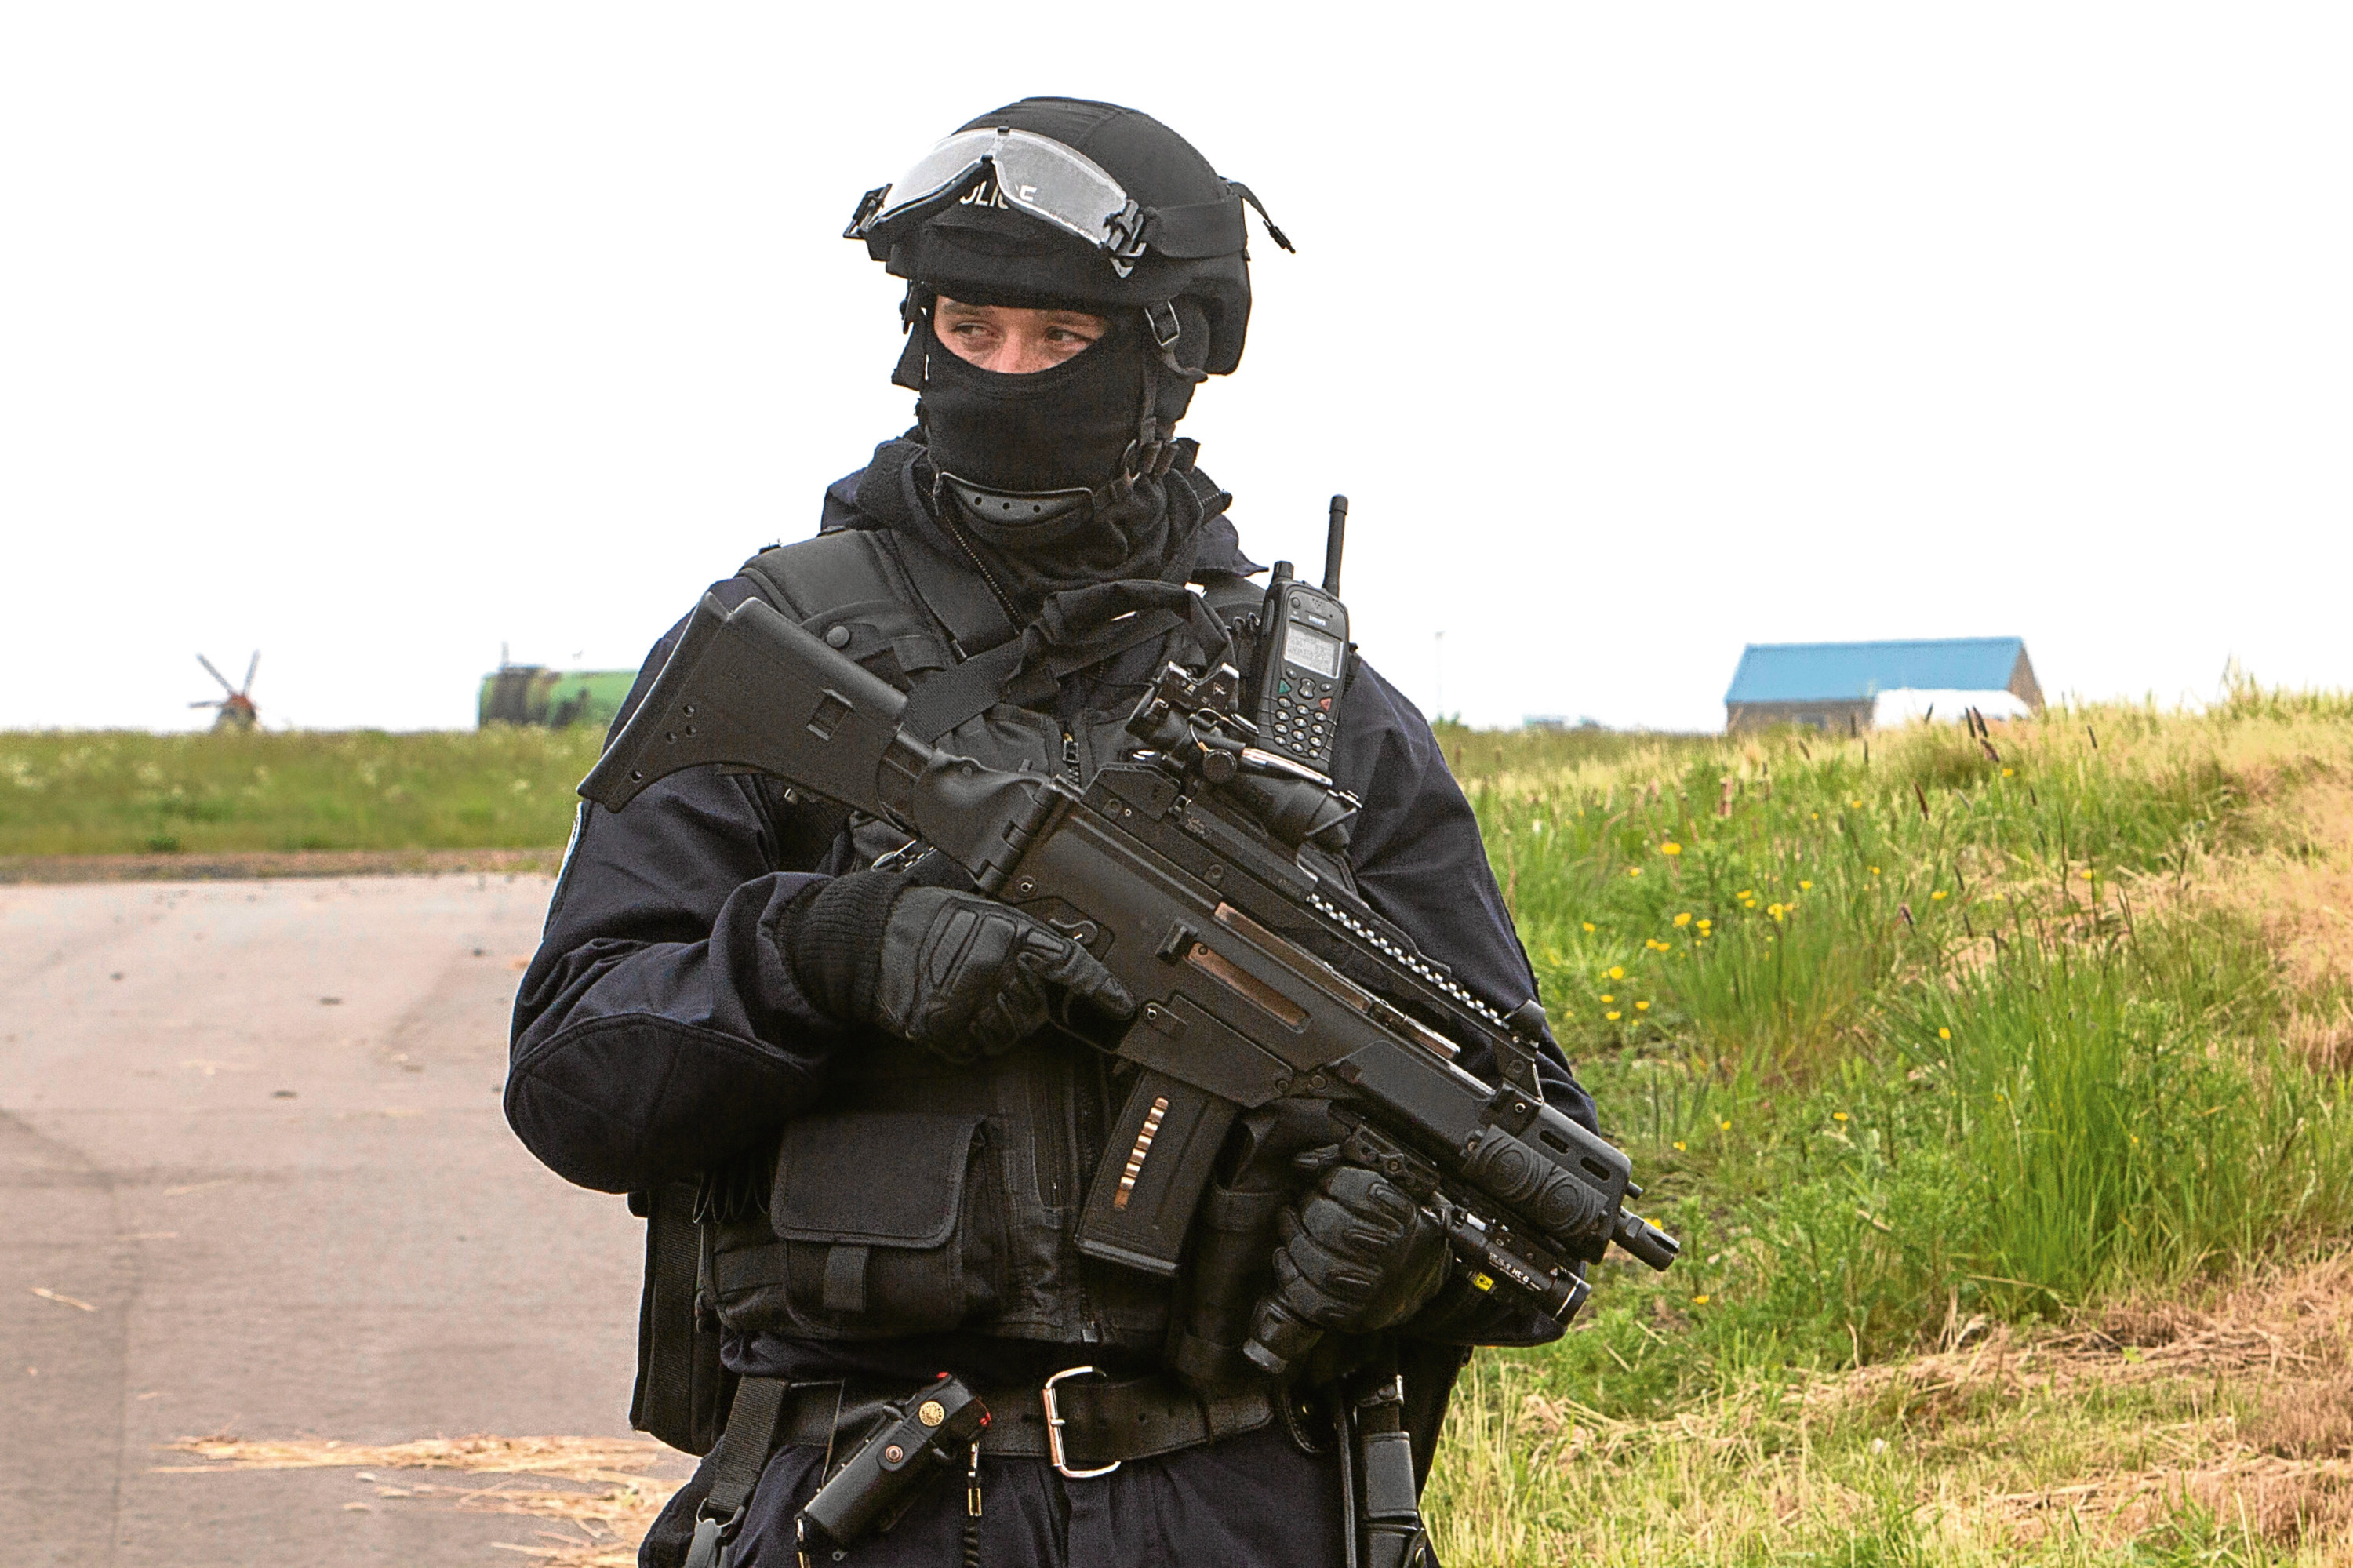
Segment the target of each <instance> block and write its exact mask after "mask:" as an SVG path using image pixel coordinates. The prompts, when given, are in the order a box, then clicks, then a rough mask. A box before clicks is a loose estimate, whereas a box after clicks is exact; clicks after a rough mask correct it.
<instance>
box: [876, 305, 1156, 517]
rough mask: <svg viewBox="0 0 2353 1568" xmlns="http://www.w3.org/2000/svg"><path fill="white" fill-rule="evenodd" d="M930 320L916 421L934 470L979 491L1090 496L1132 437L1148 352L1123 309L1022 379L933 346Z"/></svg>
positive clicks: (923, 328)
mask: <svg viewBox="0 0 2353 1568" xmlns="http://www.w3.org/2000/svg"><path fill="white" fill-rule="evenodd" d="M930 315H931V313H929V312H926V313H924V316H923V318H922V319H919V320H918V321H917V322H916V323H914V327H913V330H914V331H916V332H920V333H923V334H925V336H926V338H927V339H929V341H927V342H926V343H925V344H924V345H923V346H924V365H923V396H922V397H921V399H920V400H919V401H918V402H917V404H916V405H915V422H916V423H917V424H918V425H920V426H921V427H922V428H923V438H924V440H925V443H926V444H927V445H928V446H929V447H930V448H931V451H932V462H933V464H934V467H936V468H937V469H939V471H941V472H943V473H947V474H952V475H954V476H955V478H957V479H961V480H964V481H965V482H968V483H972V484H976V485H978V486H980V487H981V488H983V489H986V490H995V491H1011V492H1017V493H1020V492H1029V493H1034V492H1038V491H1048V490H1095V489H1097V488H1099V487H1101V486H1103V485H1105V484H1108V483H1109V482H1111V481H1112V480H1113V478H1114V477H1115V476H1116V475H1118V473H1119V472H1120V465H1121V460H1122V459H1123V458H1124V456H1125V455H1126V453H1127V451H1128V449H1129V447H1130V445H1131V444H1132V443H1134V440H1135V439H1136V430H1137V423H1138V420H1139V418H1140V417H1141V414H1142V411H1143V404H1144V397H1145V387H1146V385H1147V383H1148V377H1149V373H1150V368H1151V366H1150V362H1149V360H1148V359H1147V358H1146V355H1147V354H1148V353H1150V352H1151V351H1150V350H1149V348H1148V347H1147V345H1146V344H1145V343H1144V334H1143V330H1142V328H1141V326H1140V324H1139V323H1135V322H1134V321H1133V320H1128V319H1124V318H1125V317H1126V316H1127V315H1128V313H1125V312H1122V313H1120V316H1119V317H1117V318H1114V319H1113V322H1112V324H1111V327H1110V330H1108V331H1106V332H1105V333H1104V334H1103V336H1102V337H1101V338H1099V339H1098V340H1096V341H1095V342H1094V343H1093V344H1090V345H1089V346H1088V347H1087V348H1085V349H1083V350H1082V351H1081V352H1080V353H1078V354H1075V355H1071V357H1070V358H1068V359H1066V360H1064V361H1063V362H1062V363H1061V364H1060V365H1057V366H1052V367H1050V368H1049V369H1045V370H1036V371H1031V372H1029V374H1028V375H1024V376H1012V375H1008V374H1006V373H1004V372H1002V371H996V370H983V369H981V368H980V367H979V366H976V365H972V364H968V363H966V362H965V360H964V359H962V358H961V357H959V356H958V355H956V353H955V350H953V349H951V348H949V347H948V346H947V345H946V344H944V343H941V342H939V341H938V340H937V338H936V336H934V327H933V324H932V321H931V320H930Z"/></svg>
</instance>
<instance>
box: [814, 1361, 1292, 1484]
mask: <svg viewBox="0 0 2353 1568" xmlns="http://www.w3.org/2000/svg"><path fill="white" fill-rule="evenodd" d="M909 1392H910V1391H909V1389H908V1388H907V1386H906V1385H905V1384H904V1383H880V1382H876V1381H874V1380H871V1379H867V1378H851V1379H849V1380H848V1381H847V1382H837V1383H795V1384H793V1385H792V1386H791V1387H790V1388H789V1389H787V1390H786V1394H785V1402H784V1410H783V1412H782V1415H781V1419H780V1420H779V1421H778V1422H777V1425H776V1441H777V1443H778V1444H779V1445H783V1444H787V1443H789V1444H795V1445H797V1446H803V1447H810V1448H822V1447H825V1446H828V1444H833V1445H836V1446H839V1444H841V1443H854V1442H855V1441H857V1439H858V1438H859V1436H860V1435H862V1434H863V1433H864V1432H865V1431H866V1430H867V1429H868V1428H869V1427H871V1425H874V1423H875V1422H876V1421H877V1420H878V1419H880V1418H881V1415H882V1414H883V1409H882V1406H883V1404H884V1402H885V1401H898V1400H903V1399H905V1398H906V1397H907V1395H908V1393H909ZM976 1392H977V1393H979V1395H980V1399H981V1402H982V1403H983V1404H987V1406H988V1415H989V1420H988V1425H987V1426H984V1427H982V1428H981V1432H980V1451H981V1452H982V1453H984V1454H989V1455H996V1456H999V1457H1005V1458H1012V1459H1050V1460H1052V1461H1053V1462H1054V1464H1055V1467H1057V1468H1058V1469H1060V1470H1061V1472H1062V1473H1063V1474H1064V1475H1067V1476H1072V1477H1077V1478H1083V1477H1084V1475H1085V1474H1086V1473H1088V1472H1095V1473H1104V1472H1108V1471H1110V1470H1112V1469H1115V1468H1117V1467H1119V1466H1121V1465H1123V1464H1125V1463H1126V1462H1127V1461H1128V1460H1130V1459H1148V1458H1150V1457H1153V1456H1155V1455H1156V1454H1173V1453H1176V1451H1178V1450H1179V1449H1183V1448H1192V1447H1198V1446H1200V1445H1201V1444H1203V1443H1210V1442H1215V1441H1217V1440H1218V1439H1219V1438H1221V1437H1233V1436H1240V1434H1242V1433H1244V1432H1255V1431H1257V1430H1258V1429H1259V1428H1260V1427H1261V1426H1264V1425H1267V1424H1268V1423H1269V1422H1271V1421H1272V1420H1273V1419H1274V1401H1273V1398H1272V1396H1271V1394H1269V1393H1265V1392H1263V1391H1261V1390H1256V1389H1251V1390H1246V1391H1242V1392H1238V1393H1224V1394H1217V1395H1204V1394H1201V1393H1196V1392H1195V1391H1194V1390H1192V1389H1191V1388H1188V1387H1187V1386H1186V1385H1185V1384H1184V1383H1179V1382H1178V1381H1177V1380H1176V1379H1175V1378H1173V1377H1170V1376H1168V1375H1166V1373H1154V1374H1152V1375H1150V1376H1147V1377H1138V1378H1125V1379H1119V1380H1113V1379H1112V1378H1110V1377H1108V1376H1106V1375H1105V1374H1103V1373H1102V1372H1096V1371H1094V1370H1093V1369H1092V1368H1089V1367H1077V1368H1072V1369H1071V1370H1070V1371H1068V1372H1057V1373H1055V1374H1054V1375H1053V1376H1052V1377H1050V1378H1049V1379H1047V1380H1045V1381H1044V1382H1043V1383H1015V1384H1009V1385H1004V1386H997V1387H991V1386H987V1385H981V1386H979V1387H978V1388H977V1389H976ZM1050 1417H1052V1418H1054V1419H1056V1420H1058V1421H1059V1422H1060V1427H1059V1432H1060V1444H1059V1446H1058V1445H1057V1443H1056V1442H1055V1436H1056V1430H1057V1429H1056V1428H1055V1427H1054V1426H1051V1425H1049V1418H1050Z"/></svg>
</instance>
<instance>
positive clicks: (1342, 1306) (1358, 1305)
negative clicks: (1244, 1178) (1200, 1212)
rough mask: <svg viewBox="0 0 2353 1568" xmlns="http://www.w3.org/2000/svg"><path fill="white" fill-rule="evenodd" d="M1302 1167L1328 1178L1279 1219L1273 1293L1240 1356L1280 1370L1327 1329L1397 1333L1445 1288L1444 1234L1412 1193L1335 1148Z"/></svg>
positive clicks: (1307, 1158)
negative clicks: (1343, 1157) (1343, 1158)
mask: <svg viewBox="0 0 2353 1568" xmlns="http://www.w3.org/2000/svg"><path fill="white" fill-rule="evenodd" d="M1299 1163H1300V1164H1302V1165H1303V1166H1308V1167H1310V1168H1321V1169H1323V1171H1324V1177H1323V1180H1322V1181H1318V1182H1317V1183H1316V1184H1315V1187H1314V1190H1313V1191H1311V1192H1309V1193H1308V1194H1307V1195H1306V1196H1305V1197H1303V1198H1302V1199H1301V1200H1300V1201H1299V1202H1297V1203H1294V1204H1293V1205H1292V1206H1291V1207H1289V1208H1287V1209H1285V1210H1283V1211H1282V1213H1280V1214H1278V1215H1276V1216H1275V1237H1276V1240H1277V1242H1278V1244H1279V1245H1277V1246H1276V1247H1275V1251H1274V1288H1273V1290H1271V1291H1270V1292H1269V1293H1268V1294H1267V1295H1266V1296H1265V1297H1264V1298H1262V1299H1261V1301H1260V1302H1259V1304H1258V1308H1257V1309H1256V1310H1255V1311H1254V1312H1252V1313H1251V1315H1250V1344H1249V1345H1248V1346H1247V1347H1245V1349H1244V1351H1243V1353H1244V1354H1245V1355H1247V1356H1249V1358H1250V1361H1253V1362H1254V1363H1256V1364H1257V1365H1258V1366H1259V1367H1260V1368H1261V1370H1263V1371H1266V1372H1275V1373H1280V1372H1282V1371H1283V1370H1285V1369H1286V1368H1287V1367H1288V1366H1289V1364H1290V1363H1291V1362H1292V1361H1294V1360H1296V1359H1297V1358H1298V1357H1300V1356H1302V1355H1303V1354H1305V1353H1306V1352H1307V1351H1308V1350H1309V1348H1311V1347H1312V1346H1313V1345H1314V1343H1315V1341H1316V1340H1318V1339H1319V1338H1321V1337H1322V1335H1323V1332H1324V1330H1327V1329H1335V1330H1340V1331H1341V1332H1343V1333H1350V1334H1368V1333H1372V1332H1375V1331H1376V1330H1381V1329H1393V1328H1395V1327H1397V1326H1398V1324H1399V1323H1402V1322H1404V1321H1405V1320H1406V1319H1409V1318H1410V1317H1412V1316H1413V1315H1414V1314H1415V1313H1416V1312H1418V1311H1419V1310H1420V1309H1421V1308H1422V1307H1423V1306H1424V1305H1425V1304H1426V1303H1427V1302H1429V1300H1430V1298H1432V1297H1434V1296H1436V1295H1437V1294H1438V1292H1439V1289H1440V1287H1442V1286H1443V1285H1445V1283H1446V1266H1447V1256H1448V1253H1447V1245H1446V1232H1445V1231H1444V1230H1443V1229H1441V1228H1440V1225H1439V1224H1438V1222H1437V1221H1436V1220H1434V1219H1432V1218H1431V1217H1430V1215H1429V1214H1427V1213H1423V1212H1422V1207H1421V1204H1420V1203H1419V1202H1416V1201H1415V1199H1414V1197H1413V1195H1412V1194H1411V1193H1409V1192H1406V1191H1405V1190H1404V1189H1403V1188H1401V1187H1399V1186H1398V1185H1397V1184H1396V1183H1394V1182H1392V1181H1389V1180H1388V1178H1387V1177H1386V1176H1383V1175H1382V1174H1380V1172H1378V1171H1368V1170H1366V1168H1365V1167H1363V1166H1361V1165H1348V1164H1343V1163H1341V1162H1339V1150H1336V1149H1328V1150H1315V1151H1314V1152H1312V1153H1309V1154H1303V1155H1302V1156H1300V1158H1299Z"/></svg>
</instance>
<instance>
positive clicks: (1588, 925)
mask: <svg viewBox="0 0 2353 1568" xmlns="http://www.w3.org/2000/svg"><path fill="white" fill-rule="evenodd" d="M1585 928H1586V929H1587V930H1588V931H1590V930H1592V929H1593V922H1592V921H1590V920H1588V921H1587V922H1586V923H1585Z"/></svg>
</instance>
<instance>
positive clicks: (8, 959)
mask: <svg viewBox="0 0 2353 1568" xmlns="http://www.w3.org/2000/svg"><path fill="white" fill-rule="evenodd" d="M548 888H549V882H548V880H547V879H546V878H544V877H541V876H529V875H522V876H501V875H497V874H491V875H487V876H475V875H462V876H439V877H423V876H417V877H382V878H354V879H353V880H350V881H347V882H298V881H281V882H268V883H203V884H178V885H155V884H152V883H150V884H113V885H81V886H65V887H6V888H0V1542H5V1549H0V1555H5V1559H6V1561H8V1562H10V1563H37V1564H48V1563H58V1564H63V1563H72V1564H76V1565H77V1568H95V1565H98V1564H117V1565H121V1568H148V1565H151V1564H153V1565H158V1568H161V1565H174V1568H200V1565H209V1564H248V1563H401V1564H414V1563H484V1562H496V1561H501V1560H503V1561H507V1562H514V1561H518V1560H519V1559H517V1558H516V1557H514V1556H513V1555H512V1554H511V1553H507V1552H500V1551H495V1550H491V1549H490V1542H493V1541H498V1540H514V1539H517V1536H516V1529H517V1526H516V1521H515V1520H512V1519H501V1518H497V1517H494V1516H492V1517H486V1516H482V1515H476V1514H463V1513H457V1512H453V1511H450V1510H446V1509H443V1510H435V1509H428V1508H423V1507H407V1506H404V1507H403V1508H400V1509H397V1510H395V1509H389V1508H383V1507H378V1508H375V1509H373V1510H369V1511H364V1512H363V1511H358V1510H347V1509H346V1508H345V1507H344V1505H345V1504H346V1503H347V1502H348V1501H350V1500H352V1499H354V1498H356V1497H363V1496H364V1495H366V1494H365V1492H364V1489H361V1488H359V1487H357V1486H356V1485H355V1484H354V1482H353V1478H352V1477H351V1475H350V1474H349V1473H348V1472H343V1471H336V1470H305V1471H290V1472H272V1473H259V1474H244V1475H182V1474H171V1473H164V1472H161V1471H159V1470H158V1469H157V1468H156V1467H158V1466H160V1465H166V1464H171V1463H174V1462H185V1460H184V1458H183V1457H181V1456H176V1455H174V1454H171V1453H169V1452H165V1451H162V1450H161V1448H160V1446H162V1445H165V1444H168V1443H170V1442H171V1441H173V1440H174V1438H177V1437H180V1436H192V1435H203V1434H210V1433H216V1432H228V1433H232V1434H234V1435H236V1436H242V1437H253V1438H259V1437H285V1436H313V1437H321V1438H324V1437H334V1438H340V1439H343V1440H345V1441H353V1442H369V1443H381V1442H397V1441H406V1440H408V1439H412V1438H417V1437H430V1436H459V1435H463V1434H469V1433H476V1432H491V1433H497V1434H501V1435H503V1436H526V1435H528V1436H537V1435H545V1434H565V1435H577V1436H617V1435H623V1434H626V1433H627V1432H628V1384H629V1376H630V1372H631V1368H632V1364H633V1361H632V1358H633V1356H634V1353H635V1342H636V1340H635V1337H636V1311H637V1289H638V1265H639V1259H640V1251H639V1249H640V1246H641V1245H642V1244H641V1240H640V1237H641V1227H640V1225H639V1224H638V1222H637V1221H634V1220H632V1219H630V1218H629V1217H628V1213H627V1211H626V1209H625V1208H624V1206H623V1204H622V1202H621V1200H620V1199H618V1198H614V1197H608V1196H605V1195H602V1194H597V1193H592V1192H582V1191H579V1190H578V1189H575V1188H573V1187H569V1186H567V1185H565V1183H564V1182H562V1181H559V1180H557V1179H556V1178H555V1177H554V1175H552V1174H550V1173H549V1172H548V1171H545V1170H544V1169H543V1168H542V1167H541V1166H540V1165H539V1164H538V1163H537V1162H535V1161H534V1160H532V1158H531V1157H530V1156H529V1155H528V1154H526V1153H525V1152H524V1151H523V1150H522V1148H521V1146H519V1145H518V1144H517V1143H516V1142H515V1141H514V1139H513V1136H512V1134H511V1133H510V1132H509V1131H508V1130H507V1128H506V1124H505V1121H504V1120H503V1118H501V1115H500V1111H499V1090H500V1084H501V1079H502V1078H503V1077H504V1075H505V1069H506V1018H507V1008H508V1004H509V1001H510V999H511V998H512V994H513V991H514V986H515V982H516V980H517V979H518V978H519V977H518V964H519V960H520V959H522V957H523V956H525V955H527V954H528V953H529V952H530V951H531V950H532V948H533V946H534V944H535V943H536V941H537V938H538V930H539V925H540V920H541V916H542V915H543V911H544V908H545V906H546V901H547V895H548ZM42 1291H46V1292H49V1293H51V1294H49V1295H47V1296H45V1295H41V1294H37V1292H42ZM58 1297H65V1298H72V1300H70V1301H65V1300H58V1299H57V1298H58ZM76 1301H78V1302H81V1303H86V1304H88V1307H89V1308H90V1310H84V1309H83V1308H81V1307H79V1306H76V1305H74V1304H73V1302H76ZM521 1539H523V1540H526V1541H527V1540H529V1539H531V1537H530V1536H529V1535H528V1534H525V1535H524V1536H522V1538H521Z"/></svg>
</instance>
